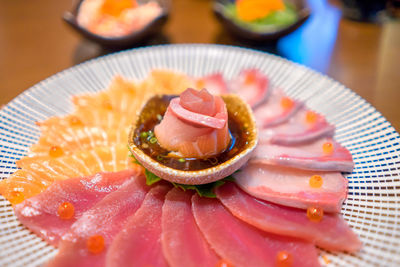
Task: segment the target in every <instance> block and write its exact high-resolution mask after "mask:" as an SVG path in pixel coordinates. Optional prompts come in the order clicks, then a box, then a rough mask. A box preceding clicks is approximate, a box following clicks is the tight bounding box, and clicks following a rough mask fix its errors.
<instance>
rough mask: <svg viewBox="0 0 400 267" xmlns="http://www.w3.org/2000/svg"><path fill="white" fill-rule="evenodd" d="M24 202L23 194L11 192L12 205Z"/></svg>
mask: <svg viewBox="0 0 400 267" xmlns="http://www.w3.org/2000/svg"><path fill="white" fill-rule="evenodd" d="M24 200H25V196H24V193H22V192H20V191H12V192H11V199H10V202H11V203H13V204H14V205H15V204H19V203H21V202H22V201H24Z"/></svg>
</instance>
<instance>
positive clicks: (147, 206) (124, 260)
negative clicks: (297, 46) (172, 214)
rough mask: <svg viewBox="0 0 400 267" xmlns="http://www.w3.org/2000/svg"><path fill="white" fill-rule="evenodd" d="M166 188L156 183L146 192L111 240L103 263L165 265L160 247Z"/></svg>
mask: <svg viewBox="0 0 400 267" xmlns="http://www.w3.org/2000/svg"><path fill="white" fill-rule="evenodd" d="M170 189H171V187H170V186H167V185H158V186H156V187H154V188H152V189H151V190H150V191H149V192H148V193H147V195H146V198H145V199H144V201H143V204H142V206H141V207H140V208H139V209H138V210H137V212H136V213H135V215H133V216H131V217H130V218H129V219H128V222H127V223H126V224H125V226H124V227H123V229H122V230H121V231H120V232H119V233H118V234H117V236H116V237H115V239H114V241H113V242H112V244H111V246H110V248H109V250H108V252H107V256H106V266H107V267H120V266H126V267H128V266H135V267H140V266H143V267H145V266H154V267H158V266H160V267H161V266H165V267H167V266H168V264H167V262H166V260H165V258H164V255H163V252H162V247H161V214H162V206H163V203H164V198H165V195H166V194H167V192H168V191H169V190H170Z"/></svg>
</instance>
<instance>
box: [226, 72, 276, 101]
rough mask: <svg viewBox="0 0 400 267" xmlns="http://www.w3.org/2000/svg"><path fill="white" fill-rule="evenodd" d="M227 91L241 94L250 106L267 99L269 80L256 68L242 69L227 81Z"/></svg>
mask: <svg viewBox="0 0 400 267" xmlns="http://www.w3.org/2000/svg"><path fill="white" fill-rule="evenodd" d="M229 91H231V92H232V93H236V94H238V95H239V96H241V97H242V98H243V99H244V100H245V101H246V102H247V103H248V104H249V105H250V106H251V107H252V108H255V107H257V106H258V105H260V104H262V103H263V102H265V101H266V100H267V99H268V96H269V94H270V89H269V80H268V77H267V76H266V75H264V74H263V73H262V72H260V71H259V70H258V69H244V70H242V71H241V72H240V73H239V75H238V76H237V77H236V78H234V79H232V80H231V81H230V83H229Z"/></svg>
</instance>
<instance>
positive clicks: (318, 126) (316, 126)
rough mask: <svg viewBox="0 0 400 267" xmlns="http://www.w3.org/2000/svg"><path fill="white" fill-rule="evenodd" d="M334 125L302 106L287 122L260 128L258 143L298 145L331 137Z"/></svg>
mask: <svg viewBox="0 0 400 267" xmlns="http://www.w3.org/2000/svg"><path fill="white" fill-rule="evenodd" d="M334 133H335V127H334V126H333V125H331V124H329V123H328V122H327V121H326V120H325V118H324V116H322V115H320V114H317V113H315V112H313V111H310V110H307V109H305V108H302V109H301V110H299V111H298V112H297V113H296V114H295V115H294V116H292V117H291V118H290V119H289V120H288V121H287V122H285V123H283V124H279V125H276V126H272V127H266V128H264V129H260V131H259V140H260V143H271V144H277V145H284V146H288V145H299V144H304V143H308V142H311V141H315V140H317V139H319V138H322V137H332V136H333V135H334Z"/></svg>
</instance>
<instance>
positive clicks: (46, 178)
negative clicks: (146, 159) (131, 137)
mask: <svg viewBox="0 0 400 267" xmlns="http://www.w3.org/2000/svg"><path fill="white" fill-rule="evenodd" d="M17 166H18V167H20V168H21V169H22V170H21V171H17V172H15V173H14V174H12V175H11V176H10V177H8V178H7V179H4V180H2V181H0V193H1V194H2V195H3V196H4V197H5V198H7V199H8V200H9V201H10V202H11V204H18V203H20V202H22V201H23V200H24V199H27V198H30V197H32V196H34V195H36V194H38V193H40V192H42V191H44V190H45V189H46V188H47V187H48V186H49V185H51V184H52V183H53V182H54V181H57V180H63V179H68V178H73V177H83V176H89V175H93V174H96V173H98V172H117V171H122V170H126V169H128V168H140V167H139V166H138V165H136V164H131V163H130V160H129V158H128V149H127V147H126V145H122V144H118V145H116V146H110V147H96V148H95V149H93V150H88V151H78V152H76V153H74V154H71V155H66V156H61V157H58V158H52V157H50V156H35V157H24V158H22V159H20V160H19V161H17ZM15 192H19V193H18V194H17V196H16V193H15Z"/></svg>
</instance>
